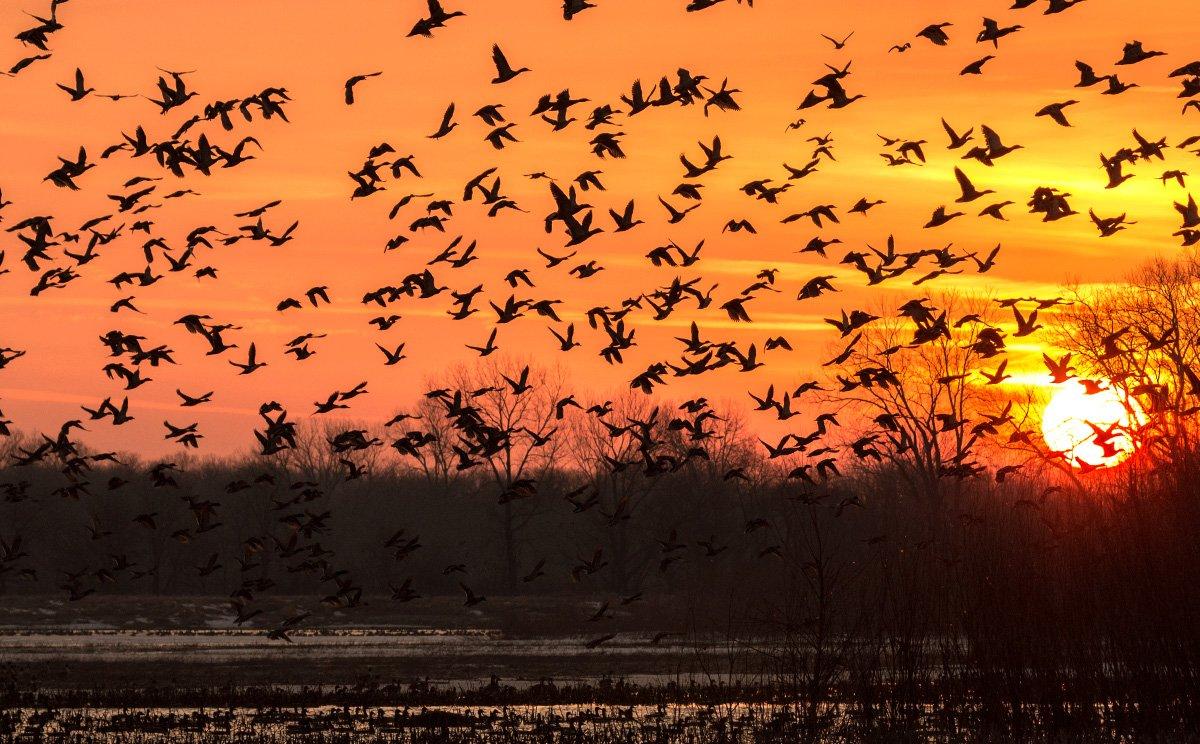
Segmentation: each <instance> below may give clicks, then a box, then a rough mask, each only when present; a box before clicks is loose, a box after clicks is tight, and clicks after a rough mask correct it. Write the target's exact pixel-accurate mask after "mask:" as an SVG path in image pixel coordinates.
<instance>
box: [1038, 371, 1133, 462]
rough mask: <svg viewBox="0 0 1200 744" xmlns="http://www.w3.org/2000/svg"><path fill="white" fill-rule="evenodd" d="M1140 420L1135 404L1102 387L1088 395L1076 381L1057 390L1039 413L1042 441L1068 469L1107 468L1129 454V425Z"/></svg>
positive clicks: (1071, 381) (1130, 452)
mask: <svg viewBox="0 0 1200 744" xmlns="http://www.w3.org/2000/svg"><path fill="white" fill-rule="evenodd" d="M1141 420H1142V411H1141V408H1140V407H1139V406H1138V404H1137V401H1134V400H1127V399H1126V398H1125V397H1124V396H1123V395H1122V394H1121V393H1120V391H1118V390H1114V389H1112V388H1111V387H1110V386H1106V387H1105V389H1104V390H1101V391H1100V392H1097V393H1093V394H1091V395H1089V394H1088V393H1087V391H1086V388H1085V387H1084V386H1083V384H1082V383H1080V382H1079V381H1078V380H1070V381H1068V382H1066V383H1064V384H1062V385H1059V386H1058V390H1057V391H1056V392H1055V393H1054V397H1052V398H1051V399H1050V402H1049V403H1048V404H1046V408H1045V410H1044V411H1042V437H1043V438H1044V439H1045V440H1046V444H1047V446H1049V447H1050V449H1051V450H1056V451H1058V452H1062V453H1063V454H1064V455H1066V457H1067V461H1068V462H1070V463H1071V465H1073V466H1075V467H1078V468H1083V467H1087V466H1104V467H1111V466H1113V465H1117V464H1119V463H1121V462H1122V461H1124V460H1125V459H1126V458H1127V457H1129V455H1130V454H1132V453H1133V441H1132V439H1131V438H1130V436H1129V433H1128V431H1129V428H1130V426H1131V424H1132V425H1133V426H1134V427H1136V426H1137V424H1138V423H1139V422H1140V421H1141Z"/></svg>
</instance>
